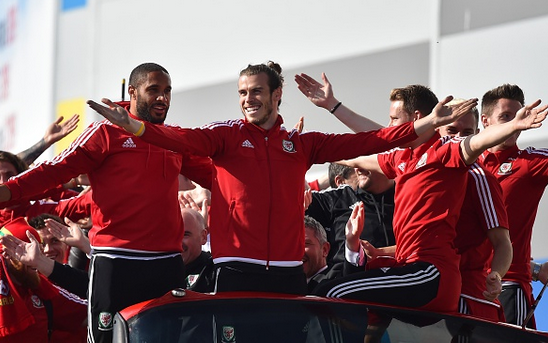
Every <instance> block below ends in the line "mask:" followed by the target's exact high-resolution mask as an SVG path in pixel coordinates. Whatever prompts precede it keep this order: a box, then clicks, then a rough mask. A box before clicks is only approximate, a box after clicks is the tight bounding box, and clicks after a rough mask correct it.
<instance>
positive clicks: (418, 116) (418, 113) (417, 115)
mask: <svg viewBox="0 0 548 343" xmlns="http://www.w3.org/2000/svg"><path fill="white" fill-rule="evenodd" d="M424 117H425V115H424V114H423V113H422V112H421V111H419V110H415V112H413V121H417V120H419V119H421V118H424Z"/></svg>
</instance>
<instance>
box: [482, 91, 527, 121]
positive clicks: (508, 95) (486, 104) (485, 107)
mask: <svg viewBox="0 0 548 343" xmlns="http://www.w3.org/2000/svg"><path fill="white" fill-rule="evenodd" d="M499 99H510V100H515V101H517V102H519V103H520V104H521V106H524V105H525V95H523V91H522V90H521V88H519V87H518V86H517V85H511V84H508V83H505V84H503V85H502V86H498V87H496V88H493V89H491V90H489V91H487V92H486V93H485V94H484V95H483V98H482V99H481V113H482V114H485V115H487V116H490V115H491V114H492V113H493V109H494V108H495V105H496V104H497V102H498V101H499Z"/></svg>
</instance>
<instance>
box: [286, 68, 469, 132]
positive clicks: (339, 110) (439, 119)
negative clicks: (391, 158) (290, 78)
mask: <svg viewBox="0 0 548 343" xmlns="http://www.w3.org/2000/svg"><path fill="white" fill-rule="evenodd" d="M322 80H323V85H322V84H321V83H319V82H318V81H316V80H315V79H313V78H312V77H310V76H309V75H307V74H300V75H295V82H297V85H298V88H299V90H300V91H301V93H303V94H304V95H305V96H306V97H307V98H308V99H309V100H310V101H311V102H312V103H313V104H315V105H316V106H318V107H322V108H325V109H327V110H329V111H330V112H331V113H333V114H334V115H335V116H336V117H337V119H339V120H340V121H341V122H342V123H343V124H345V125H346V126H348V127H349V128H350V129H351V130H352V131H354V132H362V131H370V130H376V129H380V128H382V127H383V126H382V125H380V124H378V123H376V122H374V121H372V120H370V119H368V118H366V117H364V116H361V115H359V114H357V113H356V112H354V111H352V110H350V109H349V108H347V107H346V106H344V105H342V104H340V105H339V106H338V107H336V106H337V105H338V104H339V100H337V99H336V98H335V96H334V95H333V89H332V86H331V83H330V82H329V80H328V79H327V77H326V76H325V74H324V73H322ZM451 100H453V97H452V96H448V97H446V98H445V99H443V100H442V101H440V102H439V103H438V105H437V106H436V107H435V108H434V110H433V111H432V114H431V115H428V116H425V117H424V118H422V119H419V120H417V121H415V131H416V132H417V135H419V136H420V135H421V134H423V133H425V132H432V131H433V130H434V129H435V128H437V127H440V126H443V125H447V124H449V123H452V122H454V121H455V120H457V119H458V118H460V117H462V116H463V115H465V114H466V113H468V112H469V111H470V110H471V109H472V108H474V107H475V106H476V105H477V102H478V99H469V100H467V101H464V102H462V103H460V104H458V105H456V106H452V107H448V106H445V105H446V104H447V103H448V102H449V101H451ZM334 108H336V110H335V111H333V109H334Z"/></svg>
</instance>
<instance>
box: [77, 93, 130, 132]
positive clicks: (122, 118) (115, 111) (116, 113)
mask: <svg viewBox="0 0 548 343" xmlns="http://www.w3.org/2000/svg"><path fill="white" fill-rule="evenodd" d="M101 101H102V102H103V103H104V104H106V105H107V106H108V107H105V106H103V105H101V104H99V103H96V102H95V101H93V100H88V101H87V104H88V105H89V107H91V108H92V109H93V110H94V111H96V112H97V113H99V114H100V115H102V116H103V117H105V118H106V119H108V120H109V121H110V122H111V123H113V124H116V125H118V126H120V127H122V128H124V129H126V128H127V127H129V124H130V117H129V114H128V112H127V111H126V109H125V108H123V107H122V106H120V105H118V104H115V103H114V102H112V101H110V100H109V99H106V98H103V99H101Z"/></svg>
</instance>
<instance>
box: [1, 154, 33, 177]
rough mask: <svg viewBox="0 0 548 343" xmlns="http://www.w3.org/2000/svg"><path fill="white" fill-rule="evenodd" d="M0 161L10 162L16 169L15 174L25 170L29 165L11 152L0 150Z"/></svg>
mask: <svg viewBox="0 0 548 343" xmlns="http://www.w3.org/2000/svg"><path fill="white" fill-rule="evenodd" d="M0 161H2V162H8V163H11V164H12V165H13V167H14V168H15V170H16V171H17V174H21V173H22V172H24V171H25V170H27V169H29V166H28V165H27V164H26V163H25V161H23V160H22V159H20V158H19V157H18V156H17V155H14V154H12V153H11V152H7V151H0Z"/></svg>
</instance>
